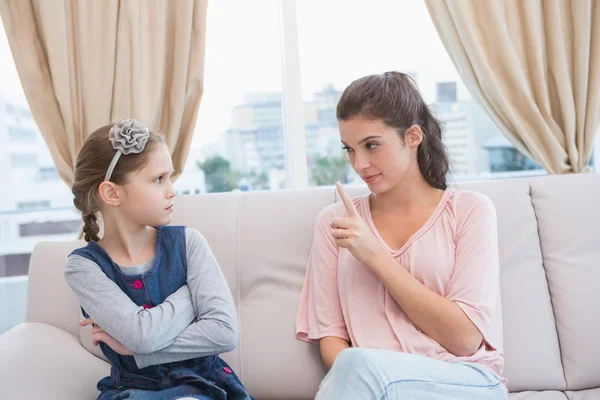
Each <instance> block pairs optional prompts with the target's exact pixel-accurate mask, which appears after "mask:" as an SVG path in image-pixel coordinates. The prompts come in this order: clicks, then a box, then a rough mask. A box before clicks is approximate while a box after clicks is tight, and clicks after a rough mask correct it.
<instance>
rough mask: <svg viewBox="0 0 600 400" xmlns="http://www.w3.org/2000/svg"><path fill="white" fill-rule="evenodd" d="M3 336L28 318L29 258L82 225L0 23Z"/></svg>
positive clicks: (0, 299)
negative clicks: (39, 243)
mask: <svg viewBox="0 0 600 400" xmlns="http://www.w3.org/2000/svg"><path fill="white" fill-rule="evenodd" d="M0 60H2V63H1V65H0V72H1V73H0V178H1V179H2V182H3V185H4V186H5V187H7V188H10V189H9V190H4V191H3V192H2V196H0V333H2V332H4V331H5V330H7V329H10V328H11V327H12V326H14V325H15V324H18V323H20V322H23V320H24V318H25V303H26V298H27V283H28V280H27V273H28V267H29V258H30V255H31V251H32V250H33V247H34V246H35V244H36V243H37V241H38V240H39V239H40V238H41V237H44V239H47V238H52V239H61V240H70V239H71V240H72V239H75V238H76V237H77V230H78V229H79V226H80V220H79V216H78V214H77V213H76V212H75V210H74V208H73V197H72V195H71V193H70V191H69V189H68V188H67V186H66V185H65V184H64V183H63V182H62V180H60V178H59V177H58V173H57V172H56V168H55V167H54V165H53V163H52V159H51V157H50V155H49V151H48V148H47V146H46V143H45V142H44V140H43V138H42V135H41V134H40V132H39V129H38V128H37V125H36V124H35V121H34V120H33V117H32V115H31V112H30V111H29V107H28V105H27V101H26V99H25V95H24V94H23V89H22V87H21V83H20V79H19V76H18V74H17V71H16V68H15V65H14V62H13V61H12V54H11V52H10V48H9V45H8V41H7V39H6V33H5V31H4V27H3V26H2V21H1V20H0Z"/></svg>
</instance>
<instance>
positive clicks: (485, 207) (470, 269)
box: [446, 193, 502, 350]
mask: <svg viewBox="0 0 600 400" xmlns="http://www.w3.org/2000/svg"><path fill="white" fill-rule="evenodd" d="M465 195H467V196H469V197H468V198H464V199H460V200H465V201H463V202H460V203H461V204H458V205H457V214H458V215H457V220H458V225H457V233H456V235H457V236H456V239H455V240H456V249H455V264H454V273H453V275H452V278H451V279H450V282H449V283H448V287H447V289H446V298H448V299H450V300H452V301H454V302H455V303H456V304H458V306H459V307H460V308H461V309H462V310H463V311H464V313H465V314H466V315H467V316H468V317H469V318H470V319H471V321H473V323H474V324H475V326H477V328H478V329H479V331H480V332H481V334H482V335H483V337H484V340H485V342H486V343H487V344H488V345H489V346H491V347H492V348H493V349H498V350H500V349H499V347H501V346H502V344H501V343H502V340H501V339H500V338H499V337H498V332H497V331H498V329H497V327H498V324H492V319H493V318H501V315H496V314H497V310H498V307H497V306H498V301H499V296H500V265H499V264H500V261H499V256H498V228H497V225H498V222H497V217H496V209H495V207H494V204H493V203H492V201H491V200H490V199H489V198H487V197H485V196H483V195H480V194H476V193H465Z"/></svg>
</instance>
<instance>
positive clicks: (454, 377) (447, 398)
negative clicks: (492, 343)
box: [315, 348, 508, 400]
mask: <svg viewBox="0 0 600 400" xmlns="http://www.w3.org/2000/svg"><path fill="white" fill-rule="evenodd" d="M336 399H344V400H346V399H348V400H352V399H357V400H358V399H360V400H371V399H372V400H400V399H402V400H404V399H410V400H434V399H435V400H451V399H452V400H454V399H456V400H459V399H460V400H470V399H473V400H475V399H477V400H506V399H508V391H507V389H506V387H505V386H504V384H503V383H502V382H501V381H500V379H499V378H498V376H496V374H494V373H493V372H492V371H490V370H489V369H487V368H486V367H484V366H482V365H479V364H475V363H466V362H445V361H439V360H434V359H432V358H429V357H425V356H420V355H414V354H408V353H400V352H393V351H387V350H378V349H364V348H351V349H347V350H344V351H342V352H341V353H340V354H339V355H338V357H337V358H336V360H335V362H334V364H333V366H332V368H331V370H330V371H329V373H328V374H327V376H326V377H325V379H323V382H321V386H320V388H319V392H318V393H317V397H316V398H315V400H336Z"/></svg>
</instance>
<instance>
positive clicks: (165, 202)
mask: <svg viewBox="0 0 600 400" xmlns="http://www.w3.org/2000/svg"><path fill="white" fill-rule="evenodd" d="M150 151H151V154H149V157H148V162H147V163H146V165H145V166H144V167H143V168H142V169H141V170H139V171H136V172H133V173H131V174H130V176H129V179H128V183H126V184H125V185H123V186H122V188H121V193H122V195H123V197H122V198H121V204H120V208H121V209H122V210H123V213H124V214H125V215H127V216H129V217H130V218H131V220H132V221H133V222H135V223H137V224H139V225H147V226H162V225H167V224H169V223H170V222H171V218H172V213H173V198H174V197H175V195H176V194H177V192H176V191H175V189H174V188H173V183H172V182H171V175H172V174H173V162H172V160H171V154H170V153H169V149H168V148H167V146H166V145H164V144H157V145H156V146H154V147H153V148H152V149H151V150H150Z"/></svg>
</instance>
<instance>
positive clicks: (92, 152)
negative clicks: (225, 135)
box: [71, 124, 166, 242]
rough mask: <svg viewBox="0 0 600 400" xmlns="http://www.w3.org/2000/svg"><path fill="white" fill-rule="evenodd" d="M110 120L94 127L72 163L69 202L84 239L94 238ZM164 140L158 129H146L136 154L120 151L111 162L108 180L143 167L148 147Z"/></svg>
mask: <svg viewBox="0 0 600 400" xmlns="http://www.w3.org/2000/svg"><path fill="white" fill-rule="evenodd" d="M113 125H114V124H109V125H105V126H103V127H101V128H99V129H97V130H95V131H94V133H92V134H91V135H90V136H89V137H88V138H87V139H86V140H85V142H84V143H83V147H82V148H81V150H80V151H79V155H78V156H77V164H76V165H75V180H74V183H73V187H72V189H71V190H72V192H73V204H74V205H75V208H77V209H78V210H79V211H81V217H82V219H83V223H84V225H83V234H84V239H85V241H86V242H89V241H91V240H94V241H98V240H100V238H99V237H98V233H99V232H100V226H99V225H98V218H97V214H98V212H99V211H100V203H99V198H98V188H99V187H100V184H101V183H102V182H103V181H104V178H105V175H106V171H107V170H108V167H109V165H110V163H111V161H112V159H113V157H114V155H115V152H116V150H115V149H114V148H113V146H112V144H111V142H110V140H109V132H110V129H111V128H112V127H113ZM158 143H162V144H166V141H165V137H164V136H163V135H161V134H160V133H155V132H150V136H149V137H148V142H147V143H146V147H145V148H144V151H142V152H141V153H139V154H128V155H122V156H121V157H120V158H119V161H118V162H117V165H116V166H115V169H114V171H113V173H112V175H111V177H110V181H111V182H112V183H115V184H117V185H124V184H126V183H127V179H128V177H129V174H131V173H132V172H135V171H138V170H139V169H141V168H143V167H144V165H146V163H147V162H148V156H149V154H150V151H151V150H152V149H153V148H154V147H155V146H156V144H158Z"/></svg>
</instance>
